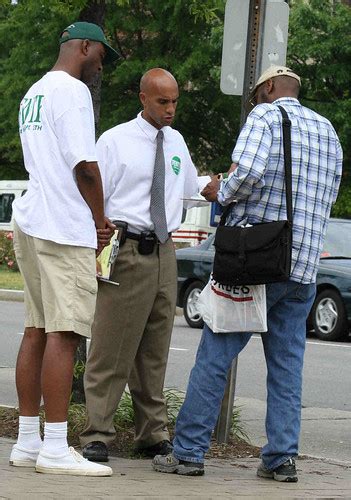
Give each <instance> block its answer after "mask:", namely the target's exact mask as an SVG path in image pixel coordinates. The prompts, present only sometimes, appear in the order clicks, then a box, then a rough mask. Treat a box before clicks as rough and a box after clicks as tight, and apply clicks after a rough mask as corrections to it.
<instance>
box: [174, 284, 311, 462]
mask: <svg viewBox="0 0 351 500" xmlns="http://www.w3.org/2000/svg"><path fill="white" fill-rule="evenodd" d="M266 290H267V316H268V332H267V333H263V334H262V342H263V347H264V353H265V358H266V364H267V413H266V434H267V440H268V443H267V444H266V445H265V446H264V447H263V449H262V460H263V463H264V465H265V467H267V468H268V469H270V470H272V469H275V468H276V467H278V466H279V465H281V464H282V463H284V462H285V461H286V460H287V459H288V458H290V457H293V456H295V455H297V452H298V440H299V434H300V421H301V390H302V368H303V356H304V351H305V340H306V319H307V316H308V314H309V311H310V309H311V307H312V304H313V301H314V298H315V293H316V287H315V284H314V283H313V284H310V285H302V284H300V283H296V282H294V281H287V282H284V283H272V284H269V285H267V288H266ZM250 337H251V333H219V334H218V333H213V332H212V330H210V328H209V327H208V326H207V325H205V327H204V330H203V333H202V337H201V341H200V344H199V347H198V351H197V355H196V360H195V366H194V367H193V369H192V371H191V374H190V378H189V383H188V389H187V393H186V397H185V401H184V403H183V406H182V408H181V410H180V412H179V415H178V418H177V422H176V432H175V439H174V443H173V444H174V455H175V456H176V457H177V458H178V459H180V460H187V461H190V462H197V463H202V462H203V461H204V455H205V453H206V452H207V450H208V448H209V445H210V439H211V433H212V431H213V429H214V427H215V425H216V421H217V418H218V414H219V410H220V405H221V402H222V399H223V395H224V390H225V386H226V381H227V374H228V370H229V368H230V366H231V363H232V361H233V359H234V358H235V357H236V356H237V355H238V354H239V353H240V351H241V350H242V349H243V348H244V347H245V345H246V344H247V343H248V341H249V340H250ZM254 380H255V374H252V382H253V383H254Z"/></svg>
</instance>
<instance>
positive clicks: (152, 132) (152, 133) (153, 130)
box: [136, 111, 170, 142]
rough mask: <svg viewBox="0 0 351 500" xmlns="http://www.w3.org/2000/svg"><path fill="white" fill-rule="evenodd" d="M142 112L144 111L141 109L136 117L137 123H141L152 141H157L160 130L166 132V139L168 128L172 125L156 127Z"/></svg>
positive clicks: (140, 125)
mask: <svg viewBox="0 0 351 500" xmlns="http://www.w3.org/2000/svg"><path fill="white" fill-rule="evenodd" d="M141 113H142V111H140V113H138V116H137V118H136V120H137V124H138V125H139V127H140V128H141V130H142V131H143V132H144V134H146V135H147V136H148V138H149V139H150V141H152V142H154V141H156V136H157V134H158V132H159V130H162V132H163V134H164V138H165V139H166V137H167V129H169V128H170V127H168V126H166V127H162V128H161V129H158V128H156V127H154V126H153V125H151V123H149V122H148V121H147V120H145V119H144V118H143V117H142V116H141Z"/></svg>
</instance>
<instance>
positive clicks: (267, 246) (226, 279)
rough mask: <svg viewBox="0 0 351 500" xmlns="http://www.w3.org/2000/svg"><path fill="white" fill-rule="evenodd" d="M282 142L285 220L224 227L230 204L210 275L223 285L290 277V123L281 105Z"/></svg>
mask: <svg viewBox="0 0 351 500" xmlns="http://www.w3.org/2000/svg"><path fill="white" fill-rule="evenodd" d="M279 109H280V111H281V113H282V115H283V145H284V168H285V192H286V211H287V220H282V221H276V222H263V223H260V224H254V225H253V226H250V227H240V226H225V225H224V224H225V221H226V218H227V215H228V213H229V211H230V208H231V206H232V205H229V206H228V207H227V208H226V209H225V210H224V211H223V214H222V216H221V220H220V223H219V226H218V227H217V231H216V236H215V241H214V246H215V249H216V252H215V258H214V263H213V278H214V279H215V281H217V282H218V283H221V284H223V285H231V286H233V285H261V284H265V283H275V282H279V281H286V280H288V279H289V277H290V267H291V245H292V218H293V217H292V180H291V137H290V129H291V122H290V120H289V117H288V115H287V113H286V111H285V109H284V108H282V107H281V106H279Z"/></svg>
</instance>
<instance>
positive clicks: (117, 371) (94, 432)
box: [81, 239, 177, 448]
mask: <svg viewBox="0 0 351 500" xmlns="http://www.w3.org/2000/svg"><path fill="white" fill-rule="evenodd" d="M137 247H138V242H137V241H134V240H131V239H127V240H126V242H125V244H124V245H123V247H122V248H121V250H120V253H119V255H118V257H117V260H116V265H115V268H114V271H113V274H112V278H111V279H113V280H114V281H117V282H119V283H120V285H119V286H118V287H117V286H115V285H111V284H108V283H103V282H100V283H99V290H98V297H97V306H96V312H95V320H94V324H93V328H92V340H91V344H90V349H89V355H88V360H87V365H86V371H85V378H84V387H85V396H86V405H87V423H86V427H85V429H84V431H83V433H82V434H81V444H82V446H84V445H86V444H87V443H89V442H91V441H102V442H104V443H106V444H109V443H110V442H112V441H113V440H114V438H115V436H116V432H115V428H114V425H113V417H114V413H115V411H116V409H117V406H118V404H119V401H120V399H121V396H122V394H123V391H124V389H125V386H126V384H127V383H128V386H129V389H130V392H131V396H132V399H133V407H134V414H135V445H136V447H139V448H142V447H146V446H151V445H153V444H156V443H158V442H159V441H162V440H163V439H169V434H168V431H167V427H166V426H167V423H168V421H167V409H166V404H165V401H164V398H163V384H164V378H165V371H166V364H167V358H168V351H169V344H170V339H171V333H172V327H173V321H174V313H175V305H176V290H177V265H176V259H175V252H174V246H173V242H172V240H171V239H169V240H168V241H167V242H166V243H165V244H163V245H161V244H160V245H156V246H155V249H154V252H153V253H152V254H150V255H140V254H139V252H138V249H137Z"/></svg>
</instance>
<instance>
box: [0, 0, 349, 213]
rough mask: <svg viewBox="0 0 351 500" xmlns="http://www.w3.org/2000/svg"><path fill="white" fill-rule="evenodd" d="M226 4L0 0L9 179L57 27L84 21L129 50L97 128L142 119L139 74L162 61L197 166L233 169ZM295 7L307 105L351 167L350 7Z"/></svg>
mask: <svg viewBox="0 0 351 500" xmlns="http://www.w3.org/2000/svg"><path fill="white" fill-rule="evenodd" d="M224 5H225V0H163V1H162V2H160V1H159V0H69V1H67V0H50V2H48V1H44V0H19V1H18V5H17V6H14V5H10V1H9V0H8V1H7V0H0V71H1V75H2V77H1V80H0V95H1V96H2V101H1V106H0V162H1V177H2V178H5V177H12V178H21V176H23V175H25V171H24V169H23V166H22V154H21V149H20V144H19V138H18V133H17V113H18V104H19V101H20V99H21V97H22V96H23V94H24V93H25V92H26V90H27V89H28V87H29V86H30V85H31V84H32V83H33V82H34V81H36V80H37V79H38V78H40V77H41V76H42V75H43V74H44V73H45V72H46V71H47V70H48V69H50V67H51V66H52V65H53V63H54V62H55V60H56V57H57V53H58V43H57V40H58V36H59V33H60V31H61V30H62V29H63V28H64V27H65V26H66V25H67V24H69V23H71V22H72V21H74V20H76V19H81V20H88V21H92V22H98V23H99V24H103V23H104V28H105V31H106V33H107V35H108V37H109V39H110V41H111V44H112V45H113V46H114V47H115V48H116V49H117V50H118V51H119V52H120V54H121V60H120V61H119V63H118V64H117V66H112V67H108V66H107V67H106V68H105V69H104V75H103V82H102V98H101V114H100V124H99V129H98V134H101V133H102V132H103V131H105V130H106V129H107V128H110V127H112V126H114V125H116V124H117V123H121V122H123V121H126V120H130V119H131V118H133V117H134V116H135V114H136V113H137V112H138V111H139V109H140V103H139V99H138V91H139V80H140V77H141V75H142V74H143V72H145V71H146V70H147V69H149V68H151V67H155V66H160V67H164V68H166V69H168V70H170V71H171V72H172V73H173V74H174V75H175V77H176V78H177V80H178V82H179V86H180V90H181V96H180V100H179V105H178V111H177V117H176V121H175V127H176V128H178V129H179V130H180V131H181V132H182V133H183V135H184V136H185V138H186V141H187V143H188V145H189V148H190V151H191V153H192V156H193V159H194V161H195V163H196V165H197V166H199V167H200V168H202V169H203V170H213V171H222V170H223V169H226V168H227V167H228V165H229V163H230V154H231V151H232V148H233V145H234V142H235V139H236V136H237V134H238V131H239V120H240V99H239V98H237V97H229V96H225V95H223V94H222V93H221V92H220V90H219V79H220V64H221V46H222V35H223V18H224ZM290 5H291V13H290V21H289V22H290V34H289V44H288V64H289V65H290V66H292V67H293V68H294V69H295V70H296V71H297V72H298V74H300V75H301V77H302V81H303V86H302V92H301V100H302V102H303V103H304V104H305V105H307V106H308V107H311V108H313V109H315V110H316V111H317V112H319V113H321V114H322V115H324V116H326V117H328V118H329V119H330V120H331V122H332V123H333V125H334V126H335V128H336V130H337V132H338V134H339V136H340V138H341V141H342V145H343V149H344V154H345V172H347V170H348V166H349V163H350V150H351V126H350V121H351V100H350V52H351V44H350V30H349V26H350V25H351V9H350V8H349V7H348V6H346V5H342V4H339V3H337V2H330V1H329V0H309V1H306V0H293V1H291V2H290ZM344 191H345V193H346V194H345V195H344V194H343V196H342V199H343V200H344V201H343V202H342V204H343V206H347V203H346V202H345V196H346V198H347V196H348V193H350V188H349V182H348V181H347V182H345V188H343V192H344ZM350 198H351V196H350ZM350 204H351V203H350ZM350 204H349V205H350ZM339 213H340V214H341V215H342V208H341V212H339Z"/></svg>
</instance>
